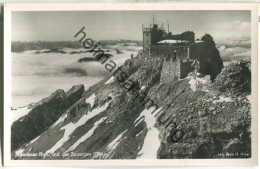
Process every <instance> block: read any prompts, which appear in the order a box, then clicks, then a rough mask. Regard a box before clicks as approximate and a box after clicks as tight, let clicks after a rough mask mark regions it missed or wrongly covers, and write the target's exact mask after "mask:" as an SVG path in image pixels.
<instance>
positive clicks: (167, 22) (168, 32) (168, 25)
mask: <svg viewBox="0 0 260 169" xmlns="http://www.w3.org/2000/svg"><path fill="white" fill-rule="evenodd" d="M167 26H168V33H169V20H168V19H167Z"/></svg>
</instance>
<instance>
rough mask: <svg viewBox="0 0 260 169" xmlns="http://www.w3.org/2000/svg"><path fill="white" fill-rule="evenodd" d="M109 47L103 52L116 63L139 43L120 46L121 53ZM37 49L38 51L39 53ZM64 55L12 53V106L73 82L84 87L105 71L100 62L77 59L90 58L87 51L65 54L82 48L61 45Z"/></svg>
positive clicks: (98, 78)
mask: <svg viewBox="0 0 260 169" xmlns="http://www.w3.org/2000/svg"><path fill="white" fill-rule="evenodd" d="M118 47H120V46H116V45H114V46H110V47H109V48H108V49H104V51H105V50H109V51H108V52H107V53H110V54H112V55H113V56H114V57H112V58H111V60H113V61H115V62H116V64H117V66H120V65H122V64H123V63H124V62H125V60H127V59H130V58H131V54H133V55H134V56H136V54H137V52H138V50H140V49H141V47H139V46H126V47H124V48H123V47H120V50H121V51H122V53H121V54H117V53H116V50H115V49H116V48H118ZM43 51H44V50H41V51H40V52H43ZM63 51H65V52H66V53H67V54H60V53H41V54H35V52H37V50H29V51H25V52H22V53H14V52H13V53H12V65H11V66H12V68H11V70H12V84H11V91H12V107H14V108H17V107H22V106H25V105H28V104H30V103H33V102H37V101H39V100H41V99H43V98H44V97H47V96H49V95H50V94H51V93H53V92H54V91H56V90H57V89H64V90H65V91H67V90H69V89H70V88H71V87H72V86H73V85H78V84H84V86H85V89H87V88H89V87H90V86H92V85H94V84H96V83H98V82H99V81H101V80H102V79H103V78H104V77H105V76H107V75H109V72H108V71H107V70H106V69H105V68H104V65H102V64H101V63H100V62H97V61H90V62H81V63H79V62H78V60H79V59H81V58H84V57H93V54H91V53H80V54H69V53H70V52H72V51H84V49H83V48H82V49H69V48H64V49H63Z"/></svg>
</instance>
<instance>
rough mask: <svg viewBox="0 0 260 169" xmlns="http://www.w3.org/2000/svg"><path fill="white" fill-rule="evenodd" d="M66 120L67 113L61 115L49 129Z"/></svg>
mask: <svg viewBox="0 0 260 169" xmlns="http://www.w3.org/2000/svg"><path fill="white" fill-rule="evenodd" d="M66 118H67V113H65V114H63V115H62V116H61V117H60V118H59V119H58V120H57V121H56V122H55V123H54V124H53V125H52V126H51V127H52V128H54V127H56V126H57V125H58V124H60V123H61V122H63V121H64V120H65V119H66Z"/></svg>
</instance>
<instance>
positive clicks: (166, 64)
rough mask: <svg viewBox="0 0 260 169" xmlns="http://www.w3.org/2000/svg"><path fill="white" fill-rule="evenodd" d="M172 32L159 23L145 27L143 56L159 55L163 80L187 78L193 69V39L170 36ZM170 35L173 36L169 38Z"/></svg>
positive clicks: (152, 56)
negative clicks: (161, 62)
mask: <svg viewBox="0 0 260 169" xmlns="http://www.w3.org/2000/svg"><path fill="white" fill-rule="evenodd" d="M169 34H170V35H171V33H170V32H169V31H168V33H166V31H165V30H164V29H163V27H160V28H159V26H158V25H157V24H153V26H152V27H151V26H150V28H144V27H143V52H142V57H151V58H154V57H159V58H161V59H162V61H163V66H162V73H161V81H162V82H167V81H171V80H173V79H181V78H185V77H186V76H187V75H188V73H190V72H192V71H193V69H194V68H193V67H192V65H191V64H192V62H193V60H194V58H192V57H191V56H192V55H191V49H192V44H194V42H193V41H188V40H186V39H184V38H183V39H182V38H181V36H177V35H176V36H175V35H173V36H169ZM169 37H172V38H171V39H169Z"/></svg>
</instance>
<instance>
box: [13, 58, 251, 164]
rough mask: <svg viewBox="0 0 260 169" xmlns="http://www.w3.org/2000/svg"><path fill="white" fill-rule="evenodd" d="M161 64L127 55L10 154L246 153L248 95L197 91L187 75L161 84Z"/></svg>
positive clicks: (248, 150)
mask: <svg viewBox="0 0 260 169" xmlns="http://www.w3.org/2000/svg"><path fill="white" fill-rule="evenodd" d="M207 55H210V53H207ZM203 57H204V56H203ZM211 57H212V58H213V56H210V58H211ZM207 69H210V68H207ZM161 70H162V62H158V61H156V60H150V61H142V60H140V59H139V58H133V59H131V60H127V61H126V62H125V64H124V65H123V66H122V67H121V72H119V73H118V74H117V75H116V76H115V77H114V76H111V77H108V78H106V79H104V80H103V81H101V82H99V83H98V84H96V85H94V86H92V87H91V88H89V90H87V91H86V92H84V94H83V95H82V98H81V99H79V100H78V101H77V102H76V103H75V104H74V105H73V106H71V107H70V108H68V110H67V111H66V112H65V113H64V114H63V115H62V116H61V117H60V118H59V120H57V121H56V122H55V123H54V124H53V125H52V126H50V127H49V128H48V130H46V131H44V132H43V133H42V134H40V135H39V137H37V138H36V139H34V140H32V141H30V142H28V143H27V144H24V145H23V146H21V147H20V148H19V149H18V150H16V151H13V153H12V158H13V159H136V158H144V159H151V158H160V159H173V158H175V159H178V158H237V157H238V158H250V157H251V137H250V134H251V132H250V126H251V113H250V103H249V101H248V100H247V98H246V97H245V96H243V95H242V96H239V98H238V97H236V98H232V97H230V96H227V95H224V94H223V93H221V92H220V91H219V90H218V89H216V88H214V86H210V85H209V87H212V88H214V90H213V89H212V90H197V91H194V90H192V89H191V86H190V85H191V84H190V80H191V77H187V78H185V79H181V80H172V81H169V82H167V83H160V75H161ZM122 72H124V73H125V74H124V76H122V75H123V73H122ZM215 73H216V74H215V76H217V72H215ZM123 77H124V78H123ZM123 79H124V80H123ZM201 81H202V79H201ZM132 82H134V83H132ZM151 141H153V143H152V144H151ZM39 152H42V153H43V154H41V155H39V154H38V155H37V156H31V157H28V156H27V157H26V156H23V157H22V156H19V153H29V154H37V153H39ZM227 154H233V155H232V156H229V155H227Z"/></svg>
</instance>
